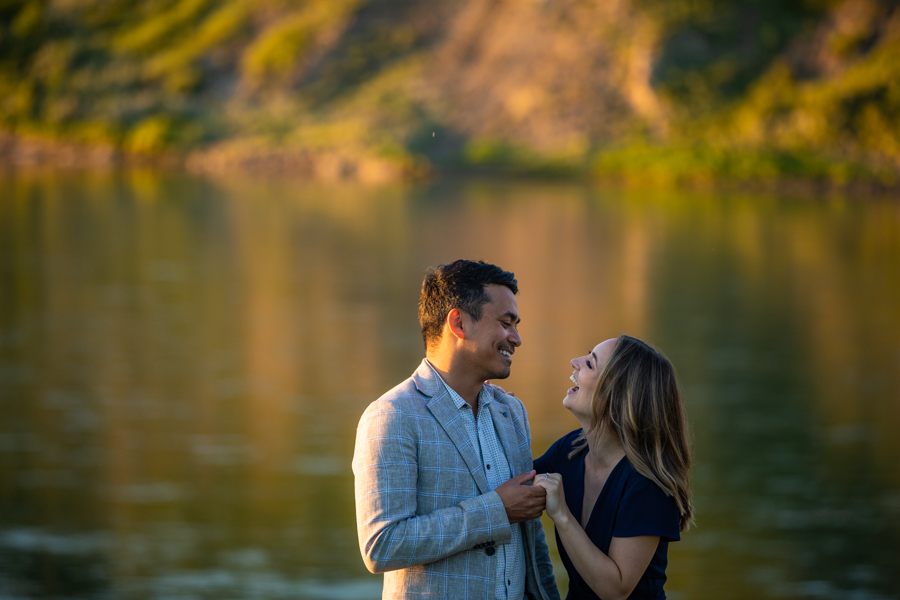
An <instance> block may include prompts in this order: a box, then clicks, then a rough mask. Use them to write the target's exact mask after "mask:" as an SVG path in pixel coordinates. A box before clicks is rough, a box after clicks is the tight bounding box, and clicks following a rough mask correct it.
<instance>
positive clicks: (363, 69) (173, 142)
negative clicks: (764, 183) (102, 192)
mask: <svg viewBox="0 0 900 600" xmlns="http://www.w3.org/2000/svg"><path fill="white" fill-rule="evenodd" d="M898 4H900V3H898V2H874V1H872V0H844V1H840V2H838V1H830V0H804V1H796V2H791V3H786V2H779V1H777V0H757V1H751V0H671V1H668V2H666V1H663V0H610V1H607V2H588V1H584V0H443V1H442V2H433V1H425V0H257V1H250V0H130V1H129V0H49V1H46V2H38V1H21V0H0V23H2V25H0V132H4V134H3V135H0V161H3V162H7V163H13V162H28V161H31V162H34V161H38V162H40V161H51V162H59V161H62V162H69V163H79V162H98V161H99V162H103V161H115V160H120V159H121V158H122V157H123V156H131V157H135V156H137V157H151V158H154V159H160V158H162V159H164V160H169V161H176V162H182V161H183V162H185V163H186V164H187V165H188V166H189V167H191V168H193V169H197V170H205V171H213V172H218V171H222V170H227V169H232V168H253V169H259V170H276V171H282V170H288V171H291V172H297V173H301V174H306V175H310V176H317V177H324V178H353V177H355V178H360V179H370V180H377V179H393V178H397V177H408V176H416V175H418V174H422V173H426V172H428V171H429V170H430V169H433V168H453V169H466V168H468V169H491V170H501V171H511V172H526V173H527V172H534V173H543V174H552V175H567V174H581V173H595V174H601V175H609V176H622V177H634V178H642V179H646V178H653V179H659V180H663V181H670V180H673V179H675V180H680V179H701V180H702V179H710V178H717V177H728V178H738V179H760V178H762V179H778V178H784V177H788V178H809V179H816V180H825V181H830V182H833V183H838V184H843V183H848V182H854V181H869V182H877V183H879V184H881V185H888V186H892V185H896V184H897V183H898V181H900V177H898V174H900V58H898V57H900V8H898Z"/></svg>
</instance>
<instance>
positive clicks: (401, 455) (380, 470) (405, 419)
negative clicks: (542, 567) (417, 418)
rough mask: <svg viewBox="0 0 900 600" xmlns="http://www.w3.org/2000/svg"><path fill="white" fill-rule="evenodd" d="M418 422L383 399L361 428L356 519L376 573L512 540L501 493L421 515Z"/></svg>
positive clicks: (361, 544)
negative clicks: (482, 545)
mask: <svg viewBox="0 0 900 600" xmlns="http://www.w3.org/2000/svg"><path fill="white" fill-rule="evenodd" d="M413 419H414V417H410V416H407V415H405V414H404V413H403V411H401V410H399V409H397V407H395V406H393V405H392V404H391V403H389V402H383V401H377V402H375V403H373V404H372V405H371V406H370V407H369V408H368V409H367V410H366V412H365V413H364V414H363V416H362V419H361V420H360V422H359V428H358V429H357V433H356V448H355V450H354V453H353V474H354V480H355V488H356V489H355V491H356V524H357V533H358V535H359V547H360V551H361V553H362V556H363V561H364V562H365V564H366V567H367V568H368V569H369V571H371V572H372V573H383V572H385V571H395V570H397V569H405V568H409V567H413V566H416V565H423V564H427V563H430V562H434V561H436V560H440V559H442V558H446V557H448V556H451V555H453V554H456V553H458V552H462V551H466V550H473V549H474V546H475V545H477V544H481V543H483V542H488V541H494V542H495V543H497V544H501V543H506V542H509V540H510V539H511V537H512V531H511V529H510V524H509V519H508V518H507V516H506V509H505V508H504V507H503V502H502V501H501V500H500V496H499V494H497V492H495V491H490V492H488V493H487V494H483V495H481V496H475V497H474V498H469V499H466V500H464V501H462V502H460V503H459V504H458V505H457V506H453V507H448V508H442V509H439V510H436V511H434V512H432V513H429V514H425V515H417V514H416V493H417V483H418V481H417V480H418V464H417V451H416V446H417V441H416V436H415V435H414V431H413V425H412V423H411V421H412V420H413Z"/></svg>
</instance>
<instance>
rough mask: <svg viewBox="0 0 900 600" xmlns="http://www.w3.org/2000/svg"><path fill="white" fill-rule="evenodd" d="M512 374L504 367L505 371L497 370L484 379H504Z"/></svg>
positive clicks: (508, 368) (510, 370)
mask: <svg viewBox="0 0 900 600" xmlns="http://www.w3.org/2000/svg"><path fill="white" fill-rule="evenodd" d="M511 372H512V369H511V368H510V367H506V368H505V369H498V370H497V371H495V372H494V373H492V374H491V376H490V377H485V379H506V378H507V377H509V374H510V373H511Z"/></svg>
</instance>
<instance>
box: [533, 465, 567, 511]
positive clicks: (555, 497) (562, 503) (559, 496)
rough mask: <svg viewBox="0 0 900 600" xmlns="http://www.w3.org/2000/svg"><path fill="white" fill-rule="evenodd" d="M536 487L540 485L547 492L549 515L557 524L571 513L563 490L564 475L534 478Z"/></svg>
mask: <svg viewBox="0 0 900 600" xmlns="http://www.w3.org/2000/svg"><path fill="white" fill-rule="evenodd" d="M534 485H539V486H541V487H542V488H544V489H545V490H547V514H548V515H550V518H551V519H553V521H554V522H556V520H557V519H559V518H560V517H564V516H566V515H568V513H569V507H568V506H566V492H565V491H564V490H563V483H562V475H560V474H559V473H544V474H542V475H537V476H535V478H534Z"/></svg>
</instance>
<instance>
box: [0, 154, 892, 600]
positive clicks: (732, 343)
mask: <svg viewBox="0 0 900 600" xmlns="http://www.w3.org/2000/svg"><path fill="white" fill-rule="evenodd" d="M459 257H468V258H479V259H484V260H488V261H491V262H495V263H497V264H499V265H501V266H502V267H504V268H506V269H509V270H512V271H514V272H515V273H516V276H517V277H518V280H519V284H520V287H521V293H520V295H519V309H520V312H521V315H522V324H521V327H520V332H521V334H522V338H523V345H522V347H521V348H520V349H519V351H518V352H517V353H516V356H515V360H514V363H513V375H512V377H510V379H508V380H506V381H504V382H502V384H503V385H504V386H505V387H506V388H507V389H510V390H513V391H515V392H516V393H517V394H518V395H519V396H520V397H521V398H522V399H523V400H524V401H525V403H526V406H527V407H528V409H529V414H530V420H531V424H532V431H533V435H534V451H535V453H536V454H540V453H541V452H542V451H543V450H544V449H545V448H546V447H547V446H548V445H549V444H550V443H551V442H553V441H554V440H555V439H557V438H558V437H559V436H561V435H563V434H565V433H566V432H568V431H570V430H572V429H574V428H575V427H576V426H577V423H576V421H575V420H574V418H572V417H571V416H570V415H569V414H568V413H567V412H566V411H565V409H563V408H562V406H561V404H560V402H561V400H562V398H563V396H564V393H565V390H566V388H567V387H568V386H569V385H570V384H569V382H568V376H569V374H570V372H571V368H570V367H569V364H568V361H569V359H570V358H571V357H573V356H577V355H580V354H583V353H584V352H586V351H587V349H589V348H590V347H591V346H593V345H594V344H595V343H597V342H599V341H601V340H603V339H606V338H609V337H613V336H615V335H617V334H619V333H622V332H627V333H629V334H632V335H637V336H640V337H643V338H645V339H647V340H649V341H651V342H653V343H655V344H656V345H658V346H659V347H660V348H661V349H662V350H663V351H664V352H666V353H667V354H668V356H669V357H670V358H671V359H672V361H673V362H674V364H675V365H676V367H677V369H678V370H679V374H680V378H681V381H682V384H683V387H684V390H685V394H686V399H687V404H688V412H689V417H690V420H691V426H692V431H693V440H694V441H693V448H694V453H695V467H694V470H693V477H692V481H693V490H694V494H695V505H696V512H697V526H696V528H695V529H693V530H692V531H690V532H688V533H686V534H684V535H683V537H682V541H681V542H679V543H676V544H672V545H671V546H670V554H669V558H670V562H669V569H668V574H669V581H668V583H667V585H666V591H667V593H668V595H669V597H670V598H673V599H676V600H677V599H692V600H713V599H721V598H731V599H748V600H749V599H760V598H854V599H859V600H868V599H885V598H900V568H898V565H900V544H898V542H897V540H898V537H900V468H898V465H897V461H898V456H900V433H898V429H900V203H898V202H896V201H892V200H890V199H865V198H852V197H824V198H811V197H791V196H788V195H773V194H768V195H766V194H740V193H713V192H676V191H638V190H623V189H615V188H610V189H607V188H598V187H590V186H587V185H577V184H563V183H545V182H536V181H518V182H516V181H455V182H449V181H448V182H442V183H438V184H433V185H421V186H396V187H381V188H363V187H355V186H330V187H329V186H320V185H312V184H308V183H302V182H297V181H285V180H271V179H269V178H265V177H258V178H238V177H236V178H234V179H229V178H225V179H221V180H205V179H196V178H192V177H188V176H184V175H178V174H172V173H157V172H153V171H127V172H102V173H91V172H80V173H63V172H46V171H43V172H14V173H5V174H3V175H0V597H4V598H111V599H112V598H115V599H119V598H121V599H132V598H134V599H138V598H182V599H187V598H191V599H194V598H196V599H207V598H209V599H213V598H216V599H221V598H259V599H270V598H271V599H278V598H346V599H357V598H360V599H361V598H378V597H379V596H380V589H381V576H376V575H371V574H369V573H368V572H367V571H366V570H365V568H364V566H363V563H362V561H361V559H360V555H359V549H358V546H357V540H356V531H355V517H354V500H353V478H352V474H351V471H350V458H351V456H352V452H353V443H354V437H355V429H356V423H357V421H358V418H359V415H360V414H361V413H362V411H363V410H364V408H365V407H366V406H367V405H368V403H369V402H371V401H372V400H374V399H375V398H377V397H378V396H379V395H380V394H382V393H383V392H385V391H386V390H388V389H390V388H391V387H393V386H394V385H395V384H396V383H398V382H400V381H401V380H403V379H405V378H406V377H407V376H408V375H409V374H410V373H411V372H412V371H413V370H414V369H415V368H416V366H417V364H418V362H419V361H420V360H421V358H422V355H423V350H422V343H421V338H420V334H419V331H418V327H417V322H416V302H417V298H418V291H419V286H420V284H421V280H422V276H423V273H424V271H425V269H426V268H427V267H429V266H431V265H436V264H440V263H442V262H448V261H451V260H453V259H455V258H459ZM545 522H546V523H547V525H548V526H549V527H552V525H550V523H549V521H545ZM552 537H553V536H552V535H549V536H548V538H549V539H550V540H552ZM557 576H558V578H559V581H560V585H561V588H562V589H563V590H564V589H565V587H566V577H565V572H564V571H562V568H561V565H560V564H559V563H558V562H557Z"/></svg>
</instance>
